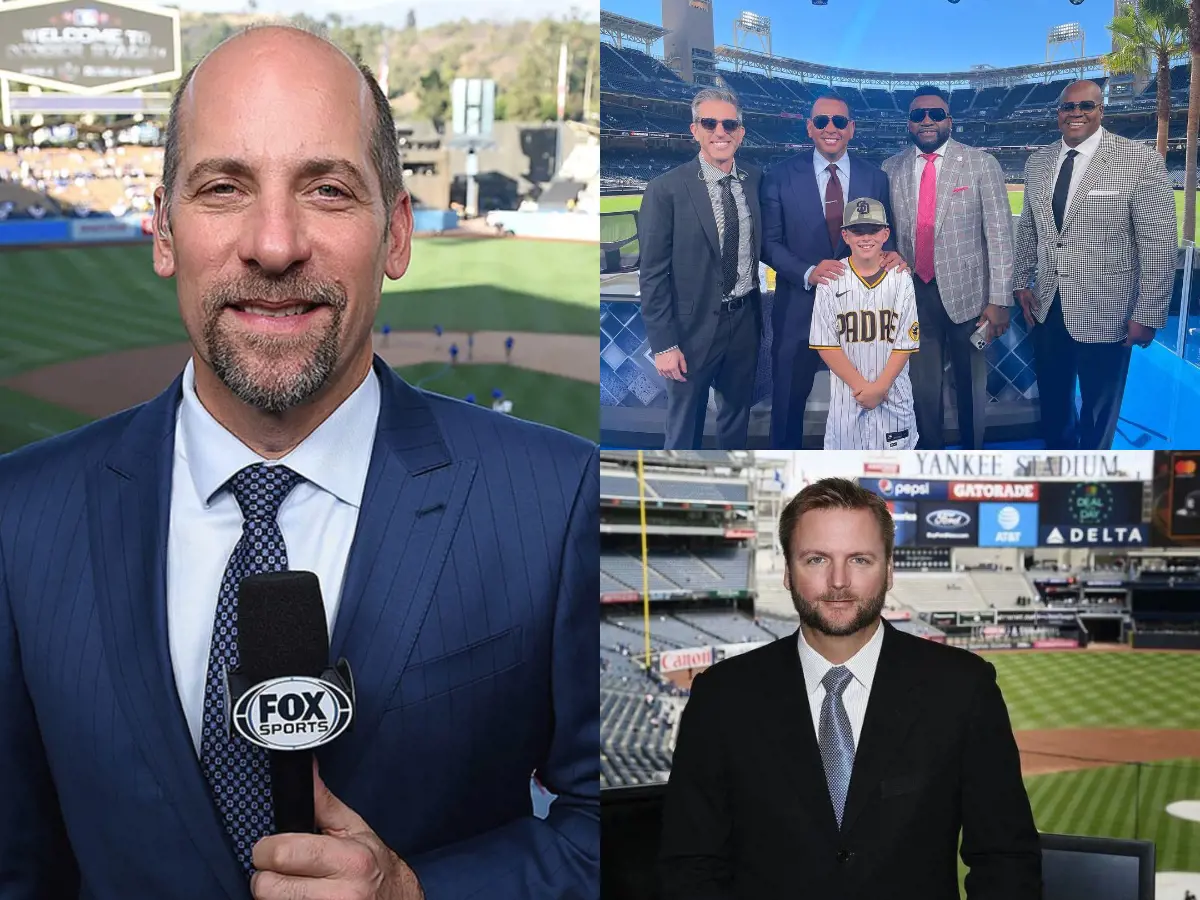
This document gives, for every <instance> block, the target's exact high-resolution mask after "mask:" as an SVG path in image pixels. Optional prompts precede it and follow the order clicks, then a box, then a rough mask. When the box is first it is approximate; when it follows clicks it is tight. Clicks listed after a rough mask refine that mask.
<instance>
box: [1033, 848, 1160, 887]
mask: <svg viewBox="0 0 1200 900" xmlns="http://www.w3.org/2000/svg"><path fill="white" fill-rule="evenodd" d="M1041 843H1042V898H1043V900H1154V844H1153V842H1151V841H1131V840H1121V839H1118V838H1100V837H1084V836H1083V835H1078V834H1043V835H1041Z"/></svg>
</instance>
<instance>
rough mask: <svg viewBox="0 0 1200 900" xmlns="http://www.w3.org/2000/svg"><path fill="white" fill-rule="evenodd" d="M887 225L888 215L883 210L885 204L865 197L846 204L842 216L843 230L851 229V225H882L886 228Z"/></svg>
mask: <svg viewBox="0 0 1200 900" xmlns="http://www.w3.org/2000/svg"><path fill="white" fill-rule="evenodd" d="M887 224H888V220H887V213H886V212H884V210H883V204H882V203H880V202H879V201H878V200H875V199H874V198H871V197H863V198H861V199H859V200H854V201H852V202H850V203H848V204H846V211H845V212H844V213H843V214H842V227H843V228H849V227H850V226H851V225H882V226H884V227H885V228H886V227H887Z"/></svg>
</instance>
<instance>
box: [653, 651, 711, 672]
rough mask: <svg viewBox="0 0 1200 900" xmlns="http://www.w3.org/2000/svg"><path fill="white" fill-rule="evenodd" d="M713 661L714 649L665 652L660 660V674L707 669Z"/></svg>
mask: <svg viewBox="0 0 1200 900" xmlns="http://www.w3.org/2000/svg"><path fill="white" fill-rule="evenodd" d="M712 661H713V652H712V647H690V648H688V649H686V650H665V651H663V653H662V655H661V656H659V658H658V668H659V671H660V672H680V671H683V670H685V669H700V668H707V667H708V666H711V665H712Z"/></svg>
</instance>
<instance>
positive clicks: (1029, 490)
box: [950, 481, 1038, 503]
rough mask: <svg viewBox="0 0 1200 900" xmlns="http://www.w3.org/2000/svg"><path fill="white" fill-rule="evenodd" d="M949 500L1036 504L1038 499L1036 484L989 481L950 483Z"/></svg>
mask: <svg viewBox="0 0 1200 900" xmlns="http://www.w3.org/2000/svg"><path fill="white" fill-rule="evenodd" d="M950 499H951V500H1016V501H1024V502H1026V503H1036V502H1037V499H1038V483H1037V482H1036V481H1026V482H1017V481H1010V482H1001V483H996V482H989V481H952V482H950Z"/></svg>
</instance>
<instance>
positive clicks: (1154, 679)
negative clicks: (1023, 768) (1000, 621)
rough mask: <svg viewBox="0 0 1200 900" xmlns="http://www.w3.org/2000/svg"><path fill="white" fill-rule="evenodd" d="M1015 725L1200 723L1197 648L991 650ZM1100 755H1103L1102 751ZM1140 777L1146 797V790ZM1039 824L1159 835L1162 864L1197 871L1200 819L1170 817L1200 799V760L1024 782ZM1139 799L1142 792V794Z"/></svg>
mask: <svg viewBox="0 0 1200 900" xmlns="http://www.w3.org/2000/svg"><path fill="white" fill-rule="evenodd" d="M982 655H983V656H984V657H985V658H986V659H987V660H988V661H989V662H991V663H992V664H993V665H994V666H995V667H996V675H997V680H998V682H999V684H1000V688H1001V690H1002V692H1003V693H1004V699H1005V702H1006V703H1007V705H1008V710H1009V716H1010V717H1011V719H1012V724H1013V729H1014V730H1016V731H1023V730H1028V729H1049V728H1163V729H1168V728H1170V729H1176V728H1186V729H1200V704H1197V703H1196V702H1195V688H1194V686H1195V685H1196V684H1200V654H1196V653H1155V652H1147V651H1139V652H1136V653H1102V652H1095V653H1089V652H1060V653H1053V652H1045V653H985V654H982ZM1094 752H1095V755H1096V756H1097V757H1099V758H1103V748H1102V747H1097V748H1096V750H1095V751H1094ZM1139 778H1140V794H1139ZM1025 785H1026V789H1027V790H1028V792H1029V800H1030V805H1031V806H1032V807H1033V813H1034V819H1035V821H1036V822H1037V826H1038V828H1039V829H1040V830H1042V831H1047V832H1060V833H1068V834H1085V835H1097V836H1109V837H1134V836H1135V825H1136V831H1137V834H1136V836H1137V837H1139V838H1141V839H1144V840H1153V841H1154V842H1155V845H1156V847H1157V853H1158V856H1157V864H1158V869H1159V870H1160V871H1189V872H1200V823H1195V822H1187V821H1184V820H1182V819H1178V818H1175V817H1174V816H1169V815H1167V813H1166V811H1165V809H1166V806H1167V804H1168V803H1170V802H1172V801H1175V800H1188V799H1200V760H1177V761H1173V762H1158V763H1153V764H1148V765H1145V766H1142V767H1141V772H1140V775H1139V772H1138V767H1136V766H1132V765H1115V766H1105V767H1102V768H1097V769H1085V770H1080V771H1074V772H1061V773H1056V774H1049V775H1032V776H1029V777H1027V778H1026V779H1025ZM1139 797H1140V799H1139Z"/></svg>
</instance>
